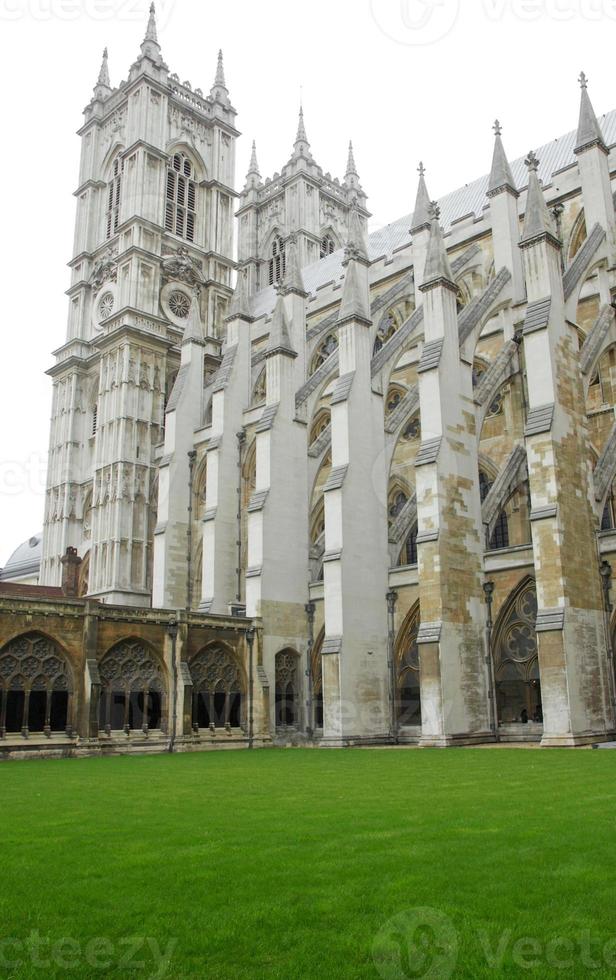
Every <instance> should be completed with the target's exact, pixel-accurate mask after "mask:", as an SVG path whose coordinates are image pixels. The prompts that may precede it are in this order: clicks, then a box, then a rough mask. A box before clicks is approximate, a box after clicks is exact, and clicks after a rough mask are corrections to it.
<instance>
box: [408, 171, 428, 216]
mask: <svg viewBox="0 0 616 980" xmlns="http://www.w3.org/2000/svg"><path fill="white" fill-rule="evenodd" d="M417 172H418V174H419V183H418V185H417V197H416V198H415V210H414V211H413V218H412V221H411V232H415V231H420V230H421V229H422V228H428V227H429V226H430V195H429V194H428V188H427V186H426V178H425V173H426V168H425V167H424V165H423V163H422V162H421V161H420V163H419V166H418V167H417Z"/></svg>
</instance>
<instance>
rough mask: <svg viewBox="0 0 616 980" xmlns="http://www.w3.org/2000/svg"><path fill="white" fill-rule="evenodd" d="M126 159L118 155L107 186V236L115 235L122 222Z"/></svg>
mask: <svg viewBox="0 0 616 980" xmlns="http://www.w3.org/2000/svg"><path fill="white" fill-rule="evenodd" d="M123 172H124V160H121V159H120V157H116V158H115V160H114V163H113V170H112V172H111V180H110V181H109V184H108V186H107V212H106V216H105V217H106V230H107V238H111V236H112V235H115V233H116V231H117V230H118V225H119V224H120V202H121V200H122V174H123Z"/></svg>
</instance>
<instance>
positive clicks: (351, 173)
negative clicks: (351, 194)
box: [344, 142, 361, 191]
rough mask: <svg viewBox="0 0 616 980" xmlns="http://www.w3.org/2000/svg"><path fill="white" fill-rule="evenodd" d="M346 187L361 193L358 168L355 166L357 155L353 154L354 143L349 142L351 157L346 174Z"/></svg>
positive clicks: (349, 157) (348, 160)
mask: <svg viewBox="0 0 616 980" xmlns="http://www.w3.org/2000/svg"><path fill="white" fill-rule="evenodd" d="M344 186H345V187H348V188H352V189H353V190H358V191H361V184H360V182H359V174H358V173H357V167H356V166H355V155H354V153H353V143H352V142H349V156H348V159H347V165H346V173H345V175H344Z"/></svg>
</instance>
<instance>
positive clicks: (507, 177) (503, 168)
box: [488, 119, 518, 197]
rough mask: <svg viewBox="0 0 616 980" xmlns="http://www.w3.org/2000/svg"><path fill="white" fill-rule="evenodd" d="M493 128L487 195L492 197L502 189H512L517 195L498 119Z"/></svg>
mask: <svg viewBox="0 0 616 980" xmlns="http://www.w3.org/2000/svg"><path fill="white" fill-rule="evenodd" d="M493 129H494V153H493V155H492V169H491V170H490V179H489V181H488V197H493V196H494V195H495V194H498V192H499V191H502V190H510V191H513V193H514V194H515V195H516V197H517V196H518V190H517V188H516V186H515V181H514V179H513V174H512V172H511V167H510V166H509V161H508V159H507V154H506V153H505V148H504V146H503V141H502V139H501V133H502V131H503V128H502V126H501V124H500V123H499V121H498V119H497V120H496V121H495V123H494V126H493Z"/></svg>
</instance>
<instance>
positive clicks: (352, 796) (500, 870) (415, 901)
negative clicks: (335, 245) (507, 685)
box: [0, 749, 616, 980]
mask: <svg viewBox="0 0 616 980" xmlns="http://www.w3.org/2000/svg"><path fill="white" fill-rule="evenodd" d="M615 775H616V752H592V751H563V750H561V751H548V750H543V751H523V750H508V749H502V750H500V749H499V750H493V751H492V750H481V749H476V750H474V749H462V750H453V749H452V750H449V751H408V750H391V751H388V750H355V751H352V750H342V751H338V750H330V751H314V750H272V751H254V752H247V751H241V752H218V753H216V752H206V753H201V754H194V755H177V756H151V757H142V758H139V757H133V758H128V757H127V758H114V759H88V760H79V761H70V760H68V761H51V762H49V761H47V762H23V763H5V764H3V765H0V793H1V796H0V799H1V809H0V882H1V886H0V977H2V978H5V977H6V978H11V977H41V978H43V977H45V978H47V977H63V978H64V977H84V978H85V977H87V978H92V977H98V976H113V977H133V976H134V977H160V976H167V977H172V978H185V977H186V978H188V977H191V978H192V977H195V978H198V977H215V978H229V980H236V978H251V980H253V978H259V977H275V978H281V980H282V978H284V980H292V978H302V980H306V978H308V980H310V978H313V977H318V978H320V977H323V978H327V980H337V978H339V977H341V978H344V977H373V978H378V977H379V976H383V977H385V978H390V977H391V978H398V977H415V978H417V977H448V976H450V975H451V976H454V977H477V976H485V977H488V976H490V977H491V976H501V975H503V976H536V977H546V976H559V977H566V976H575V977H585V976H591V975H592V976H597V977H603V976H615V975H616V888H615V869H616V817H615V814H616V780H615ZM418 908H419V909H426V908H427V909H428V910H429V911H428V912H425V911H424V912H419V913H412V912H410V911H409V910H413V909H418ZM405 912H406V915H404V914H401V913H405ZM396 917H397V918H396ZM392 920H393V921H392ZM414 926H416V927H417V928H414ZM456 936H457V937H459V942H458V946H459V948H458V951H457V958H456V948H455V946H456ZM131 937H133V938H131ZM134 937H136V938H134ZM60 940H66V941H65V942H64V943H60V942H59V941H60ZM145 940H148V941H147V942H145ZM170 943H171V944H172V945H171V946H169V944H170ZM159 950H162V951H163V952H164V951H165V950H168V951H170V958H169V960H168V962H167V963H166V964H165V962H164V956H163V957H162V958H161V956H160V954H159ZM375 956H376V959H377V960H378V962H379V964H380V971H381V972H380V973H379V972H378V971H377V968H376V966H375V959H374V957H375ZM490 956H493V957H495V959H494V960H492V961H490V959H489V957H490ZM161 959H162V961H161ZM454 961H455V962H456V964H457V965H456V966H455V968H454V966H453V963H454ZM11 964H13V965H12V966H11ZM139 964H141V965H139ZM529 964H530V966H529ZM593 965H594V968H593Z"/></svg>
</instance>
